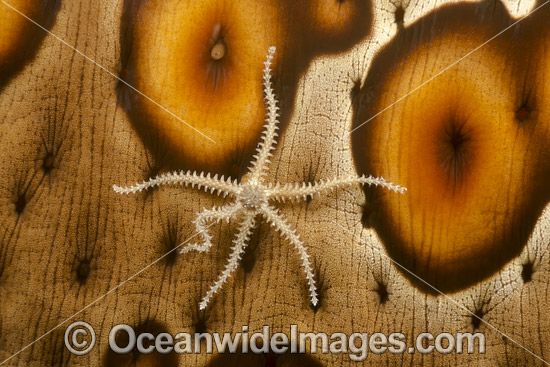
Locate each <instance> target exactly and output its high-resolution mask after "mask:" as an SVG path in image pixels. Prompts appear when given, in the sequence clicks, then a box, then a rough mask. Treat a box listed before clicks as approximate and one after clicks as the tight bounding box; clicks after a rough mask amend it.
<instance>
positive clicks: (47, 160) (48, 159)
mask: <svg viewBox="0 0 550 367" xmlns="http://www.w3.org/2000/svg"><path fill="white" fill-rule="evenodd" d="M54 161H55V159H54V157H53V154H52V153H51V152H50V153H48V154H46V156H45V157H44V161H42V170H43V171H44V173H46V174H47V173H50V172H51V170H52V169H53V165H54Z"/></svg>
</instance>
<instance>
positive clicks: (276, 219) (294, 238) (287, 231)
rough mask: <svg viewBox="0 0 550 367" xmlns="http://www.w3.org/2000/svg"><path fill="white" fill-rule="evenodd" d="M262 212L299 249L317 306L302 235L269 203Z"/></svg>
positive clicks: (311, 297) (311, 273)
mask: <svg viewBox="0 0 550 367" xmlns="http://www.w3.org/2000/svg"><path fill="white" fill-rule="evenodd" d="M261 213H262V215H263V216H264V217H265V219H266V220H267V221H268V222H269V223H271V224H272V225H273V228H275V229H277V230H278V231H279V232H281V234H282V235H283V237H285V238H286V239H287V240H288V241H289V242H290V243H292V244H293V245H294V247H295V248H296V250H297V251H298V255H299V256H300V260H302V267H303V268H304V273H305V274H306V279H307V283H308V290H309V296H310V300H311V304H312V305H313V306H316V305H317V302H318V301H319V300H318V298H317V286H316V285H315V279H314V276H313V269H312V267H311V262H310V261H309V255H308V253H307V247H304V243H303V242H302V240H301V239H300V236H298V234H297V233H296V231H295V230H294V229H292V228H291V227H290V225H289V224H288V223H287V222H286V220H285V219H283V217H281V216H280V215H279V213H277V211H276V210H275V209H272V208H271V207H270V206H269V205H267V204H265V205H263V206H262V209H261Z"/></svg>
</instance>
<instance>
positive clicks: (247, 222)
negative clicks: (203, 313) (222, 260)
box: [199, 215, 256, 310]
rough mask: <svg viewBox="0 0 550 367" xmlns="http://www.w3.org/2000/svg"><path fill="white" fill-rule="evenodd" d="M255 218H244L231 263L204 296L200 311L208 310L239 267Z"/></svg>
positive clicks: (248, 216)
mask: <svg viewBox="0 0 550 367" xmlns="http://www.w3.org/2000/svg"><path fill="white" fill-rule="evenodd" d="M254 217H255V215H245V216H244V218H243V221H242V222H241V224H240V225H239V229H238V231H237V235H236V237H235V238H234V239H233V246H232V247H231V250H232V251H231V254H230V255H229V261H228V263H227V264H226V265H225V269H224V271H223V272H222V273H221V274H220V276H219V278H218V280H217V281H216V283H214V285H212V287H210V289H209V290H208V292H206V295H205V296H204V298H203V299H202V301H201V303H200V304H199V309H201V310H204V309H205V308H206V306H207V305H208V302H210V300H211V299H212V296H214V294H216V292H217V291H218V290H219V289H220V288H221V287H222V286H223V284H224V283H225V282H226V281H227V279H228V278H229V277H230V276H231V274H232V273H233V272H234V271H235V269H237V267H238V266H239V262H240V261H241V258H242V256H243V254H244V250H245V249H246V246H247V244H248V240H249V238H250V234H251V233H252V228H253V227H254V225H255V224H256V221H255V220H254Z"/></svg>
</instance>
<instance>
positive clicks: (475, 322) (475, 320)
mask: <svg viewBox="0 0 550 367" xmlns="http://www.w3.org/2000/svg"><path fill="white" fill-rule="evenodd" d="M483 316H484V313H483V311H482V310H481V308H479V309H477V310H476V312H474V314H473V315H472V320H471V323H472V326H473V328H474V330H477V329H479V327H480V326H481V319H482V318H483Z"/></svg>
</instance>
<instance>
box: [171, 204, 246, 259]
mask: <svg viewBox="0 0 550 367" xmlns="http://www.w3.org/2000/svg"><path fill="white" fill-rule="evenodd" d="M241 209H242V204H241V203H239V202H237V203H233V204H229V205H224V206H221V207H213V208H212V209H204V210H203V211H202V212H200V213H199V214H197V217H196V218H195V220H194V221H193V223H195V228H196V230H197V233H198V234H200V236H201V237H202V239H203V241H204V242H203V243H202V244H198V243H190V244H188V245H187V246H185V247H184V248H182V249H181V251H180V254H185V253H187V252H189V251H192V250H195V251H198V252H206V251H208V250H209V249H210V248H211V247H212V235H211V234H210V233H209V232H208V227H207V224H208V222H209V221H216V222H220V221H221V220H225V221H226V222H229V220H230V219H232V218H234V217H235V216H236V215H237V213H239V211H240V210H241Z"/></svg>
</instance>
